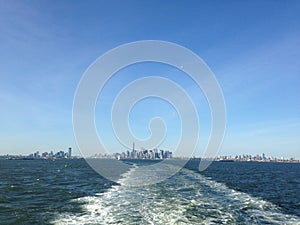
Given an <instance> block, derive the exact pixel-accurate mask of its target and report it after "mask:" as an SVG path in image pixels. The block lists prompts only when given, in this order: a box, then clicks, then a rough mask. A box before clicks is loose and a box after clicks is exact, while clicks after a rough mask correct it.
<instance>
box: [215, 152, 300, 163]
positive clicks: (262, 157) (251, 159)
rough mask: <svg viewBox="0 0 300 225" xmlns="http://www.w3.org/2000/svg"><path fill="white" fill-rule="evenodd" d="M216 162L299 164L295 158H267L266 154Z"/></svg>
mask: <svg viewBox="0 0 300 225" xmlns="http://www.w3.org/2000/svg"><path fill="white" fill-rule="evenodd" d="M216 161H239V162H298V161H299V160H296V159H295V158H290V159H285V158H284V157H281V158H278V157H273V156H268V157H267V156H266V155H265V154H264V153H263V154H261V155H256V156H252V155H236V156H234V157H232V156H219V157H217V158H216Z"/></svg>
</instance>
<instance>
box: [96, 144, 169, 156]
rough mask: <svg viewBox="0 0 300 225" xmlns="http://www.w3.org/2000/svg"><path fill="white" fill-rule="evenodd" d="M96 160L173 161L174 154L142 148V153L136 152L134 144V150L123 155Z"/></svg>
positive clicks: (167, 151) (116, 154) (115, 154)
mask: <svg viewBox="0 0 300 225" xmlns="http://www.w3.org/2000/svg"><path fill="white" fill-rule="evenodd" d="M94 158H115V159H171V158H173V157H172V152H171V151H169V150H163V149H151V150H148V149H144V148H142V149H141V150H140V151H137V150H135V147H134V143H133V147H132V150H131V151H129V150H127V151H125V152H122V153H114V154H112V155H108V154H105V155H101V154H98V155H95V156H94Z"/></svg>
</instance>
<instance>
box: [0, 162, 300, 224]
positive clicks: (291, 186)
mask: <svg viewBox="0 0 300 225" xmlns="http://www.w3.org/2000/svg"><path fill="white" fill-rule="evenodd" d="M143 163H151V162H143V161H139V162H138V163H136V164H138V165H140V164H143ZM197 166H198V162H196V161H191V162H189V163H188V165H187V166H186V168H184V169H182V170H181V171H180V172H179V173H177V174H176V175H174V176H173V177H171V178H169V179H167V180H165V181H164V182H162V183H159V184H155V185H151V186H146V187H127V186H123V185H120V184H116V183H113V182H111V181H108V180H106V179H104V178H102V177H101V176H100V175H98V174H97V173H95V172H94V171H93V170H92V169H91V168H90V167H89V166H88V165H87V163H86V162H85V161H84V160H56V161H50V160H32V161H19V160H0V224H300V197H299V196H300V193H299V190H300V173H299V172H300V164H296V163H294V164H293V163H253V162H251V163H246V162H243V163H238V162H226V163H224V162H223V163H222V162H215V163H213V164H212V165H211V166H210V167H209V168H208V169H207V170H206V171H204V172H201V173H199V172H197V171H196V168H197ZM145 176H146V174H145ZM123 179H130V173H128V174H127V175H126V176H125V177H124V178H123Z"/></svg>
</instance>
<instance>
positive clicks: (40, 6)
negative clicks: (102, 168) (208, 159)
mask: <svg viewBox="0 0 300 225" xmlns="http://www.w3.org/2000/svg"><path fill="white" fill-rule="evenodd" d="M94 3H95V4H84V3H83V2H74V3H72V4H68V3H67V2H64V1H63V2H56V4H53V3H51V2H48V1H45V2H38V1H36V2H35V1H32V2H30V4H29V3H28V2H24V1H9V2H6V3H5V4H2V5H3V6H2V7H1V9H0V18H1V20H0V21H1V22H0V31H1V32H0V33H1V36H0V37H1V39H0V45H1V49H2V50H1V52H0V59H1V62H2V67H1V68H0V74H1V75H0V104H1V112H0V124H1V130H0V132H1V133H0V155H5V154H29V153H30V152H32V150H33V149H45V150H46V149H61V148H63V149H67V147H68V146H69V145H71V146H73V153H74V154H75V155H79V156H80V155H81V153H80V151H79V149H78V148H77V147H76V140H75V138H74V135H73V128H72V105H73V99H74V94H75V91H76V88H77V85H78V83H79V81H80V79H81V76H82V74H83V73H84V71H85V70H86V69H87V68H88V66H89V65H90V64H91V63H92V62H93V61H94V60H95V59H96V58H98V57H99V56H101V55H102V54H104V53H105V52H107V51H109V50H110V49H112V48H114V47H117V46H118V45H121V44H125V43H128V42H132V41H138V40H145V39H154V40H165V41H170V42H174V43H178V44H180V45H182V46H185V47H187V48H189V49H190V50H192V51H193V52H195V53H196V54H198V55H199V56H200V57H201V58H202V59H203V60H204V61H205V62H206V64H207V65H208V66H209V67H210V68H211V70H212V71H213V73H214V74H215V76H216V78H217V80H218V82H219V84H220V86H221V88H222V90H223V94H224V98H225V103H226V108H227V129H226V135H225V137H224V141H223V144H222V146H221V149H220V151H219V153H218V155H237V154H256V153H257V152H264V153H265V154H266V155H276V156H278V157H282V156H283V157H286V158H290V157H295V158H297V159H299V158H300V139H299V136H300V118H299V115H300V105H299V103H298V101H299V99H300V93H299V86H300V76H299V74H300V67H299V63H298V59H299V58H300V47H299V46H300V41H299V38H298V37H299V34H300V32H299V27H300V24H299V23H300V22H299V21H300V16H299V13H298V12H299V8H300V4H299V2H297V1H290V2H289V3H287V2H263V3H262V2H260V1H251V2H233V1H230V2H223V3H222V2H220V3H219V4H218V6H216V5H215V4H213V3H210V2H197V1H190V2H189V3H185V2H183V1H176V2H172V3H169V2H160V1H152V2H139V1H130V4H129V3H126V2H124V3H123V2H119V1H115V2H112V3H110V2H105V1H101V2H96V1H95V2H94ZM92 5H93V6H92ZM79 18H80V19H79ZM150 75H151V76H154V75H155V76H163V77H165V78H168V79H170V80H172V81H174V82H176V83H178V84H179V85H180V86H182V87H183V88H184V89H185V90H186V92H187V93H188V94H189V95H190V97H191V99H192V100H193V102H194V103H195V106H196V108H197V110H198V115H199V121H200V122H199V125H200V138H199V145H198V148H197V150H196V152H195V155H196V156H201V155H202V154H203V151H204V149H205V147H206V144H207V139H208V138H209V133H210V129H211V127H210V126H211V124H210V120H211V116H210V108H209V104H208V103H207V101H206V98H205V96H204V94H203V93H202V91H201V90H200V89H199V88H198V87H196V85H195V84H194V83H193V81H192V80H191V79H189V78H188V77H187V76H186V75H185V74H184V73H183V72H182V71H179V70H177V69H175V68H172V67H170V66H166V65H157V63H156V64H155V63H145V64H138V65H134V66H130V67H128V68H125V69H123V70H121V71H118V73H116V74H115V76H114V77H112V79H110V80H109V82H108V83H107V85H106V86H105V87H104V89H103V91H102V92H101V93H100V94H99V98H98V99H99V101H98V102H97V105H96V107H95V116H96V118H95V123H96V127H97V131H98V133H99V136H100V138H101V139H102V140H103V142H104V144H105V146H106V147H107V149H108V150H109V152H113V151H114V150H115V149H121V148H123V147H124V146H123V145H122V144H121V143H119V142H118V140H117V138H116V137H115V135H114V133H113V131H114V130H113V128H112V126H111V121H110V116H111V110H110V108H111V106H112V103H113V100H114V98H115V97H116V95H117V94H118V92H119V91H120V90H121V89H122V88H123V87H124V86H125V85H128V84H129V83H130V82H132V81H133V80H135V79H139V78H141V77H143V76H150ZM145 109H146V110H145ZM157 116H160V117H162V118H163V119H164V121H165V124H166V125H167V128H168V129H167V132H166V136H165V139H164V142H163V143H162V144H161V145H160V146H158V147H159V148H162V149H172V150H175V149H176V144H177V143H178V139H179V138H180V132H179V131H180V128H179V127H180V121H179V116H178V114H177V113H176V111H175V110H174V108H173V107H172V106H171V105H169V104H168V103H166V102H165V101H163V100H160V99H156V98H148V99H145V100H144V101H141V102H139V103H138V104H136V106H135V107H134V108H133V110H132V111H131V114H130V117H129V123H130V128H131V131H132V133H133V134H134V135H135V136H137V137H138V138H140V139H146V138H147V137H148V136H149V135H150V131H149V129H148V124H149V121H150V120H151V119H152V118H153V117H157ZM66 143H68V144H66ZM139 147H141V146H139ZM145 147H147V146H145ZM173 153H174V154H176V152H174V151H173Z"/></svg>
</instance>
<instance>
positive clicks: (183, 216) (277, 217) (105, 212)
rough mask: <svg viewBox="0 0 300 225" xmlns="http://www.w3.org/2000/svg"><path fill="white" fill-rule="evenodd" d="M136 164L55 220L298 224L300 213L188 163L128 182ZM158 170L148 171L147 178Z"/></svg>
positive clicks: (122, 222) (91, 222) (62, 221)
mask: <svg viewBox="0 0 300 225" xmlns="http://www.w3.org/2000/svg"><path fill="white" fill-rule="evenodd" d="M137 168H138V167H137V166H136V165H135V166H134V167H133V168H132V169H131V170H130V171H128V172H127V173H125V174H124V175H123V177H122V178H121V179H120V180H119V182H118V183H120V185H115V186H112V188H111V189H109V190H108V191H107V192H105V193H101V194H97V195H95V196H88V197H82V198H78V199H74V200H73V203H80V204H81V205H82V212H80V213H75V214H68V213H65V214H60V215H59V216H58V217H57V218H56V219H55V220H54V221H52V223H53V224H197V225H198V224H293V225H294V224H300V218H299V217H297V216H294V215H288V214H284V213H282V212H281V210H280V208H278V207H277V206H276V205H274V204H272V203H270V202H267V201H264V200H262V199H259V198H255V197H252V196H250V195H248V194H245V193H242V192H239V191H235V190H233V189H230V188H228V187H227V186H226V185H224V184H222V183H218V182H215V181H213V180H211V179H209V178H207V177H205V176H203V175H201V174H199V173H197V172H194V171H191V170H188V169H182V170H181V171H180V172H178V173H177V174H176V175H174V176H173V177H171V178H169V179H167V180H165V181H164V182H162V183H158V184H154V185H148V186H139V187H137V186H133V187H130V186H129V185H128V184H130V183H131V182H132V181H133V180H134V179H136V177H137V176H136V174H135V173H136V172H137V171H139V170H138V169H137ZM161 172H162V171H161ZM157 175H158V173H157V172H153V171H148V172H147V171H145V174H144V176H143V178H144V179H147V177H153V176H157ZM138 177H140V176H138ZM140 179H141V178H140ZM133 182H135V181H133Z"/></svg>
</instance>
